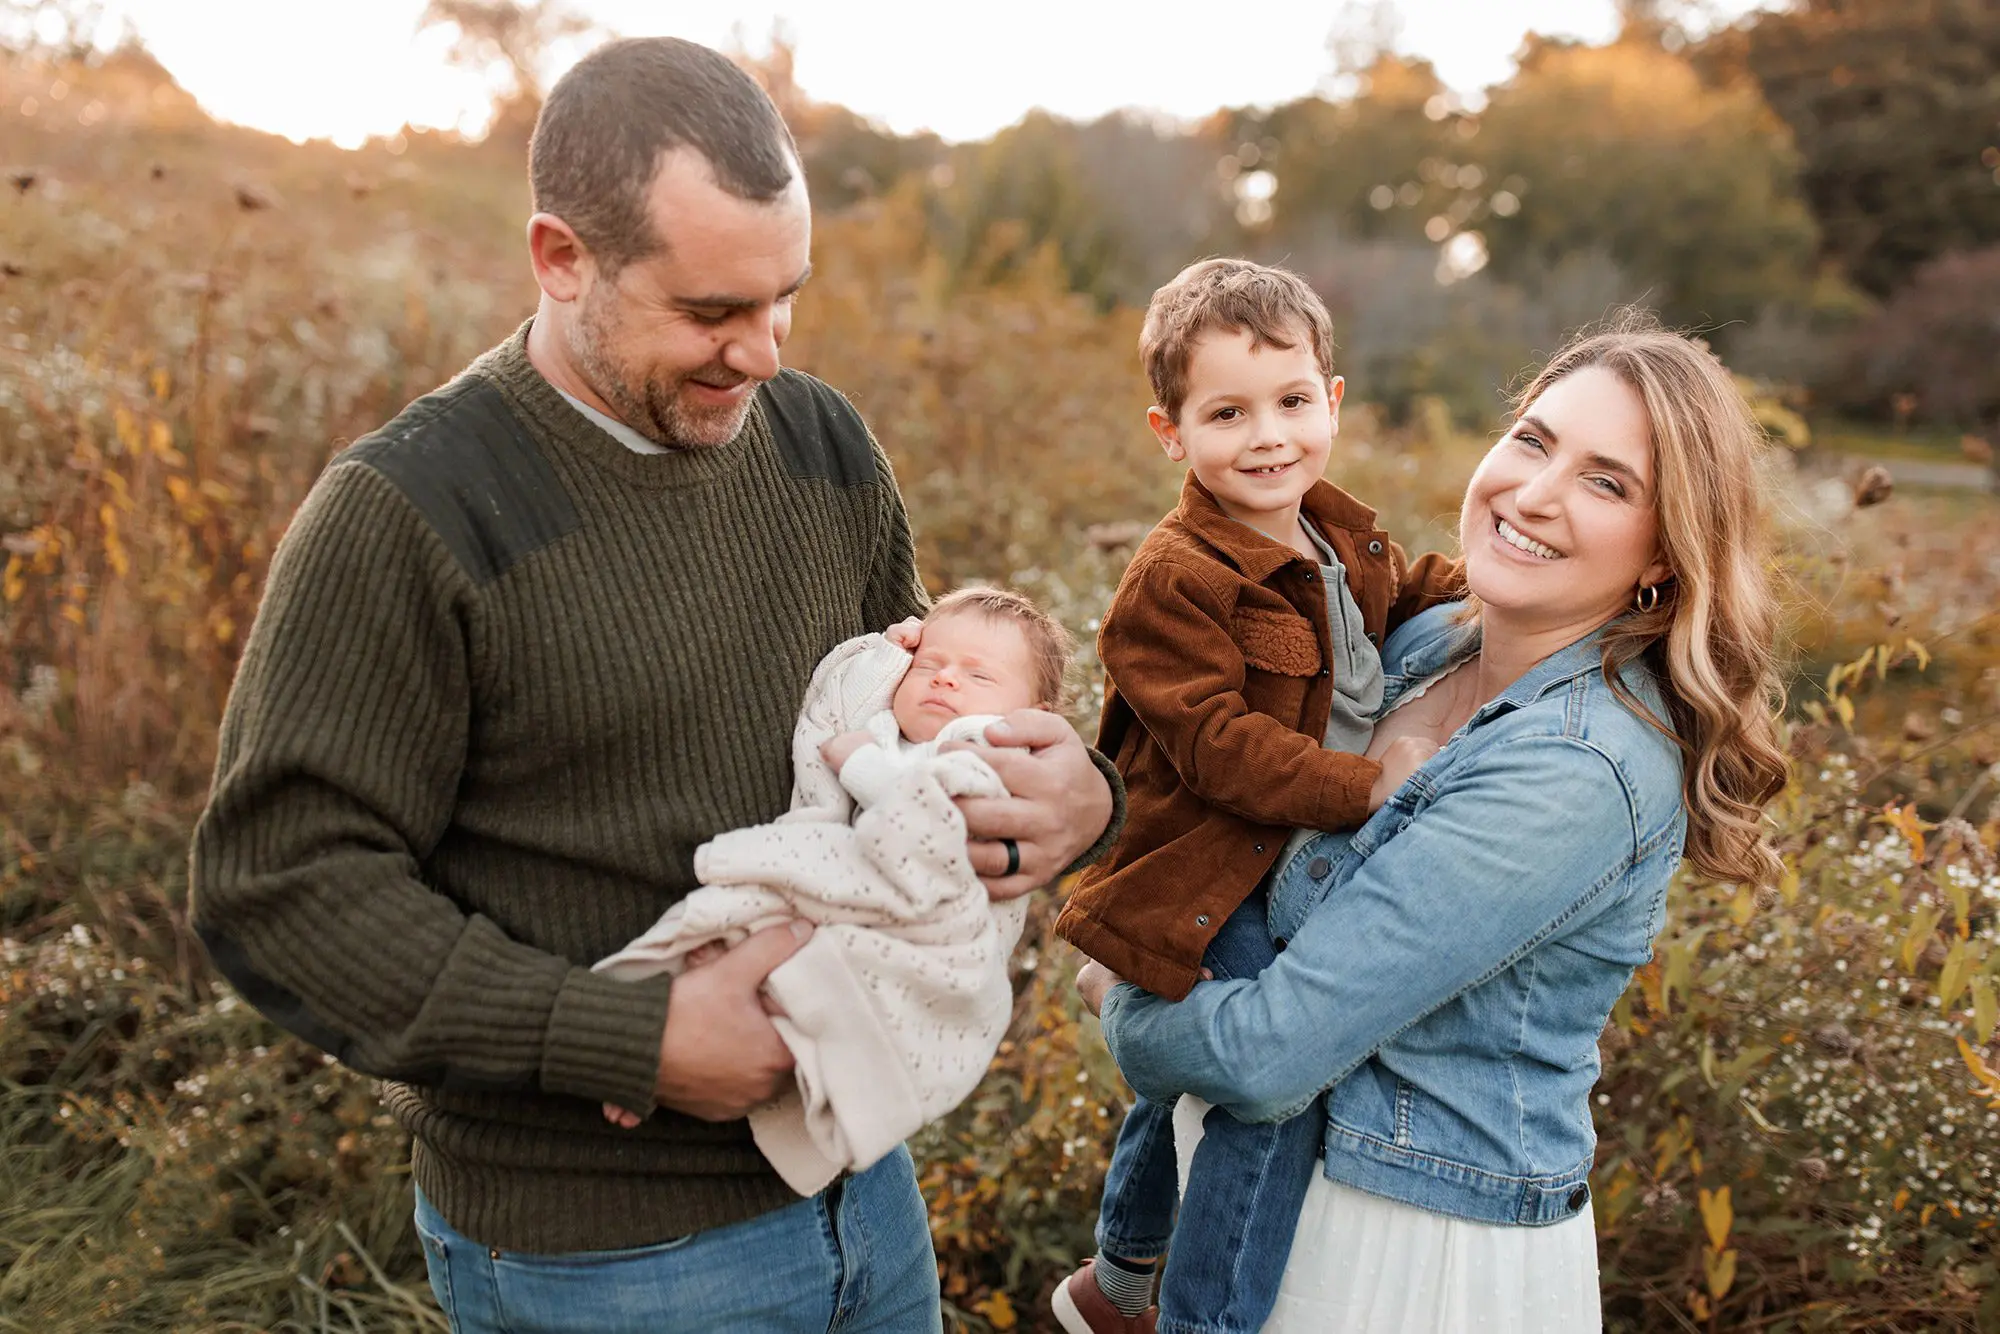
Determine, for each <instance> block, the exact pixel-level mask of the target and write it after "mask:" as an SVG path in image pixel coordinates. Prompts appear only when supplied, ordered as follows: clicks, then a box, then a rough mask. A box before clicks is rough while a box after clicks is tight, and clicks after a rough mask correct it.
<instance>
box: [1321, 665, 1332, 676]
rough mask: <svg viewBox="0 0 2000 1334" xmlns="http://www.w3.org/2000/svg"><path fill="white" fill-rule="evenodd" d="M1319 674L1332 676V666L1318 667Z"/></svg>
mask: <svg viewBox="0 0 2000 1334" xmlns="http://www.w3.org/2000/svg"><path fill="white" fill-rule="evenodd" d="M1319 674H1320V675H1321V676H1332V675H1333V668H1331V667H1322V668H1320V669H1319Z"/></svg>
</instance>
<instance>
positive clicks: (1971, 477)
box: [1825, 454, 2000, 491]
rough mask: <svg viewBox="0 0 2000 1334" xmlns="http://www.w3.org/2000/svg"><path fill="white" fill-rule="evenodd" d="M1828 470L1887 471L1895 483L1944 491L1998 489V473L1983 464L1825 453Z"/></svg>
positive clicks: (1848, 474) (1854, 472)
mask: <svg viewBox="0 0 2000 1334" xmlns="http://www.w3.org/2000/svg"><path fill="white" fill-rule="evenodd" d="M1825 458H1826V463H1827V464H1828V465H1830V466H1829V468H1828V470H1829V471H1833V472H1837V473H1839V474H1840V475H1841V476H1843V477H1852V476H1858V475H1859V474H1860V473H1861V472H1862V470H1864V469H1866V468H1869V467H1875V466H1879V467H1883V468H1887V469H1888V470H1889V479H1890V480H1891V481H1893V482H1894V483H1895V484H1896V485H1897V486H1929V487H1937V488H1938V489H1940V490H1945V491H1991V490H1995V489H2000V475H1996V474H1995V473H1994V471H1993V470H1992V469H1991V468H1989V467H1987V466H1986V465H1985V464H1983V463H1951V462H1946V461H1944V460H1941V459H1878V458H1870V457H1868V456H1867V455H1866V454H1829V455H1826V456H1825Z"/></svg>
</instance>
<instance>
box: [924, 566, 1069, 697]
mask: <svg viewBox="0 0 2000 1334" xmlns="http://www.w3.org/2000/svg"><path fill="white" fill-rule="evenodd" d="M972 613H977V614H978V615H981V616H986V617H990V618H991V619H993V620H998V621H1012V622H1013V623H1014V624H1016V625H1018V626H1019V627H1020V628H1021V634H1022V635H1023V636H1024V637H1026V639H1027V641H1028V652H1029V656H1030V658H1031V659H1032V660H1033V662H1034V667H1035V698H1036V700H1037V701H1038V702H1039V703H1040V704H1041V705H1042V706H1043V707H1045V708H1049V709H1055V708H1060V707H1061V705H1062V698H1063V678H1064V677H1065V676H1066V675H1067V674H1068V672H1069V664H1070V659H1071V658H1072V657H1074V656H1075V654H1076V640H1075V639H1074V638H1072V637H1071V635H1070V632H1069V631H1068V630H1066V629H1064V628H1063V623H1062V622H1061V621H1058V620H1057V619H1056V618H1055V617H1053V616H1051V615H1049V614H1048V613H1047V612H1045V611H1043V610H1042V609H1041V608H1040V607H1037V606H1036V605H1035V603H1034V600H1033V599H1032V598H1030V597H1028V596H1027V595H1026V594H1025V593H1016V592H1015V591H1014V590H1013V589H1011V588H992V587H989V586H987V585H984V584H970V585H967V586H966V587H964V588H959V589H954V590H952V591H951V592H949V593H946V594H945V595H944V596H943V597H941V598H939V599H938V600H937V601H936V602H934V603H932V604H931V609H930V610H929V611H928V612H926V613H925V614H924V620H925V622H927V623H928V622H930V621H935V620H938V619H940V618H942V617H945V616H962V615H967V614H972Z"/></svg>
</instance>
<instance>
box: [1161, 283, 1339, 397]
mask: <svg viewBox="0 0 2000 1334" xmlns="http://www.w3.org/2000/svg"><path fill="white" fill-rule="evenodd" d="M1218 330H1229V331H1232V332H1239V333H1240V332H1245V331H1247V332H1248V333H1249V334H1250V339H1251V345H1252V346H1254V347H1280V348H1286V349H1290V348H1293V347H1296V346H1298V342H1297V340H1298V339H1299V337H1300V336H1301V335H1304V337H1305V338H1306V339H1307V340H1308V341H1309V342H1310V343H1311V345H1312V353H1313V359H1314V360H1315V361H1317V362H1318V363H1319V372H1320V374H1321V375H1324V376H1326V377H1327V378H1328V379H1332V378H1333V317H1332V316H1331V315H1329V314H1327V313H1326V303H1325V302H1324V301H1321V300H1320V299H1319V293H1317V292H1315V291H1313V289H1312V287H1311V286H1310V285H1309V284H1308V283H1307V282H1306V280H1305V279H1304V278H1301V277H1299V275H1298V274H1296V273H1293V272H1292V271H1291V270H1290V269H1280V268H1276V267H1273V266H1272V265H1269V264H1253V263H1251V262H1250V261H1249V260H1247V259H1204V260H1200V261H1198V262H1196V263H1193V264H1190V265H1188V266H1187V267H1186V268H1184V269H1182V270H1181V271H1180V272H1179V273H1177V274H1175V275H1174V280H1173V281H1172V282H1170V283H1168V284H1167V285H1166V286H1164V287H1162V288H1160V289H1159V290H1158V291H1157V292H1154V293H1153V299H1152V301H1151V302H1150V303H1148V305H1147V306H1146V323H1145V324H1144V326H1142V327H1141V328H1140V330H1139V356H1140V358H1141V359H1142V360H1143V361H1144V362H1145V364H1146V378H1147V379H1148V380H1150V381H1152V384H1153V401H1154V402H1155V403H1157V404H1158V405H1159V406H1160V408H1161V409H1162V410H1164V411H1165V412H1166V414H1167V416H1168V417H1170V418H1172V419H1173V420H1174V421H1179V420H1180V418H1181V408H1182V406H1183V405H1185V404H1186V402H1187V392H1188V363H1189V362H1190V361H1192V360H1193V359H1194V347H1195V344H1196V343H1197V342H1199V341H1200V340H1201V337H1202V335H1203V334H1207V333H1213V332H1216V331H1218Z"/></svg>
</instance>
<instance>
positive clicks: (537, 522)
mask: <svg viewBox="0 0 2000 1334" xmlns="http://www.w3.org/2000/svg"><path fill="white" fill-rule="evenodd" d="M334 461H335V462H336V463H340V462H353V463H361V464H365V465H367V466H368V467H370V468H373V469H374V470H375V471H376V472H378V473H380V474H381V475H382V476H383V477H385V478H387V479H388V480H389V481H390V482H391V483H392V484H394V485H395V487H396V488H397V489H398V490H400V491H401V492H402V493H403V495H404V496H405V498H407V499H408V500H409V502H410V504H412V505H413V506H415V507H416V510H417V512H418V513H419V514H421V515H423V516H424V520H425V522H427V523H429V524H430V526H431V528H432V529H433V530H434V531H435V532H436V533H437V535H438V537H439V538H440V539H442V540H443V542H444V544H445V546H446V547H447V548H448V549H449V550H450V551H451V553H452V555H453V556H454V557H455V558H456V559H457V560H458V563H459V564H460V565H461V566H463V567H464V569H465V572H466V573H467V574H469V575H471V576H472V578H473V579H474V581H476V582H478V583H482V584H484V583H490V582H491V581H493V580H495V579H498V578H499V577H500V576H501V575H503V574H505V573H506V572H507V571H508V570H510V569H512V568H513V567H514V566H515V565H516V564H518V563H519V562H520V561H521V560H522V559H524V558H525V557H527V556H529V555H532V554H533V553H534V552H536V551H539V550H541V549H542V548H543V547H545V546H548V545H549V544H550V543H552V542H554V541H556V540H557V539H558V538H560V537H562V536H564V535H565V534H568V533H571V532H574V531H575V530H576V529H577V527H578V526H579V524H580V522H581V520H579V519H578V517H577V512H576V504H575V502H574V501H573V500H572V499H571V498H570V494H569V492H568V491H567V490H566V489H565V488H564V487H563V484H562V482H561V480H560V479H559V478H558V477H557V476H556V473H555V469H554V468H552V467H550V466H549V461H548V459H547V458H546V457H545V456H544V455H543V453H542V450H541V446H539V445H538V444H536V443H535V439H534V437H533V436H532V435H530V434H529V433H528V428H527V427H526V425H524V424H523V423H522V421H521V419H520V418H519V417H516V416H515V415H514V412H513V409H511V408H509V407H508V406H507V400H506V398H505V396H504V395H502V394H501V392H500V390H499V388H498V387H496V386H495V385H493V384H492V383H490V382H489V381H487V380H484V379H482V378H480V377H478V376H465V377H463V378H461V379H460V380H458V381H456V382H455V383H452V384H448V385H446V386H444V387H443V388H442V389H439V390H437V391H436V392H434V393H430V394H426V395H424V396H423V397H422V398H420V399H418V400H417V401H416V402H414V403H412V404H410V406H409V407H407V408H405V409H403V411H402V412H401V413H399V414H398V415H397V416H396V417H395V419H394V420H392V421H390V422H389V423H388V424H387V425H385V426H383V427H382V428H381V429H380V430H378V431H374V432H371V433H370V434H368V435H365V436H363V437H362V438H361V439H360V440H358V441H356V442H355V443H354V444H353V445H352V446H351V447H350V448H348V449H347V450H345V451H343V452H342V453H341V455H340V456H339V458H337V459H335V460H334Z"/></svg>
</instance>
